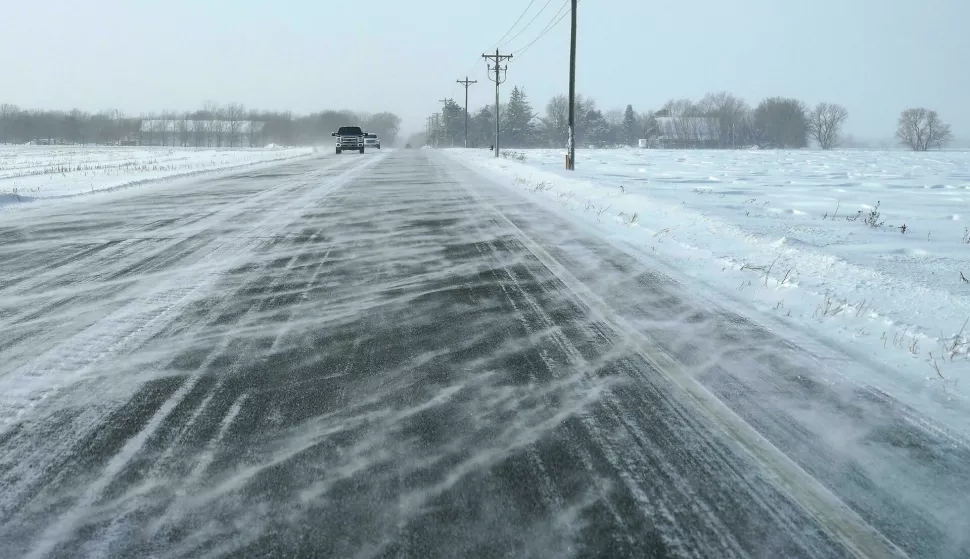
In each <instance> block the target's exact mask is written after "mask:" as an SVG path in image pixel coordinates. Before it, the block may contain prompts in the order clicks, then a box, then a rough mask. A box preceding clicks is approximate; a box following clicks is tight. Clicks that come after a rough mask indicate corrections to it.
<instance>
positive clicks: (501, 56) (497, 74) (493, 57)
mask: <svg viewBox="0 0 970 559" xmlns="http://www.w3.org/2000/svg"><path fill="white" fill-rule="evenodd" d="M482 58H486V59H488V60H494V61H495V68H492V65H491V64H489V65H488V69H489V71H492V70H493V69H494V70H495V79H492V77H491V76H489V77H488V79H490V80H492V81H493V82H495V157H496V158H498V136H499V114H498V99H499V97H498V86H499V85H501V84H502V82H504V81H505V78H503V77H502V75H501V72H504V71H505V70H507V69H508V65H506V66H504V67H503V66H502V64H501V63H502V61H503V60H509V59H511V58H512V55H511V54H499V52H498V49H495V54H483V55H482Z"/></svg>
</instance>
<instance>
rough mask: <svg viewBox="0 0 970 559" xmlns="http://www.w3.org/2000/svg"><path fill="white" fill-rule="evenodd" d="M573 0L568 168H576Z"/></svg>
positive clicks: (570, 34)
mask: <svg viewBox="0 0 970 559" xmlns="http://www.w3.org/2000/svg"><path fill="white" fill-rule="evenodd" d="M577 4H579V0H572V13H571V14H570V19H571V20H572V27H571V29H570V31H569V155H568V156H566V169H568V170H570V171H572V170H575V169H576V5H577Z"/></svg>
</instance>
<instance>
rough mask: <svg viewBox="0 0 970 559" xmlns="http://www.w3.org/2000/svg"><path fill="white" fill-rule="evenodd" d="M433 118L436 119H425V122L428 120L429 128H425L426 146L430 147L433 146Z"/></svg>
mask: <svg viewBox="0 0 970 559" xmlns="http://www.w3.org/2000/svg"><path fill="white" fill-rule="evenodd" d="M433 118H434V117H433V116H429V117H425V120H427V121H428V122H427V126H425V132H424V141H425V144H427V145H429V146H430V145H431V120H432V119H433Z"/></svg>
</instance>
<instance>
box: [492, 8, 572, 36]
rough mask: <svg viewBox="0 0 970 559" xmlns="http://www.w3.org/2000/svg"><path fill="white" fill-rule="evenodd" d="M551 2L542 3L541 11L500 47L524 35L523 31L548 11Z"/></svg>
mask: <svg viewBox="0 0 970 559" xmlns="http://www.w3.org/2000/svg"><path fill="white" fill-rule="evenodd" d="M567 2H568V0H567ZM551 3H552V0H546V3H545V4H543V5H542V8H541V9H540V10H539V12H538V13H536V15H535V16H533V17H532V19H530V20H529V23H527V24H525V27H523V28H522V29H520V30H519V32H518V33H516V34H515V35H513V36H512V38H511V39H509V40H508V41H505V42H504V43H502V44H501V45H499V48H501V47H504V46H505V45H507V44H509V43H511V42H512V41H514V40H516V39H517V38H518V37H519V36H520V35H522V34H523V33H525V30H526V29H528V28H529V26H530V25H532V24H533V22H535V20H537V19H539V16H541V15H542V12H544V11H546V8H548V7H549V4H551ZM560 9H562V8H560Z"/></svg>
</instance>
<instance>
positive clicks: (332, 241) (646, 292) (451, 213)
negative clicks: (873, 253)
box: [0, 150, 970, 557]
mask: <svg viewBox="0 0 970 559" xmlns="http://www.w3.org/2000/svg"><path fill="white" fill-rule="evenodd" d="M699 301H700V299H699V298H698V299H697V300H696V301H695V299H694V298H692V297H691V296H690V295H689V294H687V293H686V292H685V290H683V289H682V288H681V287H680V286H678V285H677V284H676V283H675V282H672V281H670V280H669V279H667V278H665V277H663V276H661V275H659V274H658V273H657V271H656V270H653V269H652V268H651V266H650V265H649V262H648V260H646V259H645V258H641V257H637V256H636V255H632V254H630V253H629V252H626V251H622V250H620V249H619V248H618V247H616V246H615V245H614V244H611V243H610V242H608V239H603V238H601V237H597V235H596V234H595V232H592V231H590V230H588V229H584V228H583V227H582V226H579V225H576V224H573V223H571V222H569V221H567V220H566V219H565V217H564V215H562V214H557V213H556V212H554V211H551V210H549V209H543V208H540V207H537V206H535V205H532V204H529V203H527V202H526V201H525V200H524V199H523V198H522V197H521V196H519V195H517V194H515V193H514V192H512V191H511V190H509V189H506V188H504V187H502V186H501V185H498V184H494V183H492V182H490V181H489V180H488V179H485V178H483V177H481V176H479V175H477V174H476V173H475V172H474V171H472V170H471V169H469V168H466V167H464V166H463V165H462V164H460V163H457V162H455V161H453V160H451V159H449V158H447V157H445V156H443V155H441V154H437V153H429V152H425V151H410V150H408V151H400V152H390V153H387V152H384V153H375V154H371V153H368V154H366V155H365V156H363V157H361V156H357V155H353V156H342V157H334V156H329V155H328V156H326V157H322V158H317V159H309V160H301V161H299V162H294V163H289V164H282V165H279V166H276V167H272V168H269V169H262V170H258V171H251V172H247V173H241V174H238V175H233V176H228V177H219V178H211V179H207V180H194V181H183V182H179V183H172V184H170V185H168V186H158V187H153V188H152V189H145V190H139V189H132V190H125V191H119V192H114V193H110V194H104V195H98V196H92V197H88V198H83V199H76V200H70V201H65V202H63V203H58V204H50V205H38V206H37V207H25V208H23V209H18V211H17V212H9V213H8V214H2V215H0V356H2V358H0V488H2V492H0V556H3V557H13V556H18V557H19V556H25V557H48V556H51V557H62V556H63V557H67V556H72V557H73V556H90V557H105V556H108V557H138V556H148V555H152V556H156V557H189V556H191V557H199V556H225V555H241V556H259V557H269V556H317V557H365V556H376V557H472V556H474V557H479V556H496V557H497V556H523V557H568V556H582V557H593V556H597V557H644V556H647V557H665V556H676V557H843V556H853V555H854V556H861V557H880V556H892V555H896V556H906V555H908V556H911V557H970V540H968V539H967V538H968V537H970V536H968V534H970V520H968V519H970V505H968V503H967V499H965V498H964V496H965V495H966V494H967V490H968V489H967V488H968V487H970V448H968V446H967V443H966V442H965V441H964V440H962V439H960V438H959V437H958V436H957V435H954V434H952V433H950V432H949V431H947V429H945V428H944V427H942V426H941V425H938V424H936V423H934V422H932V421H930V420H929V419H927V418H926V417H923V416H921V415H920V414H918V413H917V412H916V411H914V410H911V409H909V408H905V407H903V406H901V405H900V404H898V403H896V402H893V401H892V400H890V399H888V398H886V397H884V396H882V395H880V394H879V393H878V391H875V390H872V389H868V388H867V387H857V386H850V385H849V384H847V383H844V382H841V381H839V380H838V379H837V378H836V377H837V372H838V360H837V359H834V358H832V357H831V355H830V352H827V353H825V358H824V359H823V358H820V357H819V355H820V353H821V352H823V349H824V348H823V349H819V348H810V347H801V346H799V347H796V346H795V345H793V344H789V343H787V342H785V341H782V340H781V339H780V338H779V335H778V334H776V333H773V332H772V331H771V330H770V329H766V328H763V327H760V326H756V325H755V324H754V323H752V322H749V321H747V320H745V319H742V318H740V317H738V316H735V315H731V314H729V313H726V312H721V311H717V310H716V309H713V308H711V307H710V306H708V305H705V304H702V303H700V302H699Z"/></svg>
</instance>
